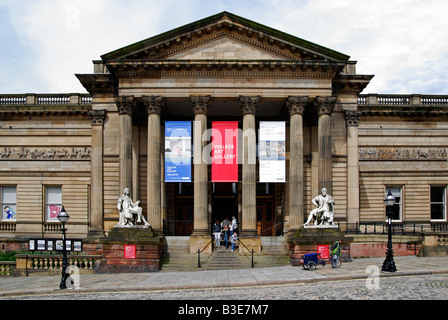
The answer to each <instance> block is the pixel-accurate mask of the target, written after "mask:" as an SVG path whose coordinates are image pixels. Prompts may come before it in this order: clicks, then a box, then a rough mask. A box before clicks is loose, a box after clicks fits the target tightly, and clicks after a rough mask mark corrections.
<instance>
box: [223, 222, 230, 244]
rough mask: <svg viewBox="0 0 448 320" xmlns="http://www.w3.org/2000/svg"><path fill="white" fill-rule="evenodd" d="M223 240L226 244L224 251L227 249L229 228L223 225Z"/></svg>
mask: <svg viewBox="0 0 448 320" xmlns="http://www.w3.org/2000/svg"><path fill="white" fill-rule="evenodd" d="M222 234H223V240H224V242H225V243H226V249H227V248H228V247H229V244H228V243H229V227H228V226H227V225H226V224H225V225H224V229H223V230H222Z"/></svg>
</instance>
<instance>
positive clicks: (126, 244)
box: [99, 226, 164, 273]
mask: <svg viewBox="0 0 448 320" xmlns="http://www.w3.org/2000/svg"><path fill="white" fill-rule="evenodd" d="M99 242H100V243H101V245H102V251H103V259H102V261H101V266H100V268H99V272H105V273H109V272H157V271H159V270H160V260H161V259H162V255H163V247H164V237H163V235H162V236H160V235H159V234H158V233H157V232H156V231H154V230H153V229H152V228H151V227H150V226H125V227H123V226H116V227H115V228H112V229H111V230H110V232H109V234H108V235H107V236H106V237H101V238H99Z"/></svg>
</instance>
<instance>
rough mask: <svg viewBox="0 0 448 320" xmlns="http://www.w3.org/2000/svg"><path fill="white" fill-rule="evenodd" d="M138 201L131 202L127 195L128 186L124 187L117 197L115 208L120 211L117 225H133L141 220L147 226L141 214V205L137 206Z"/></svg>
mask: <svg viewBox="0 0 448 320" xmlns="http://www.w3.org/2000/svg"><path fill="white" fill-rule="evenodd" d="M139 204H140V201H136V202H133V201H132V199H131V197H130V196H129V188H125V189H124V192H123V194H122V195H121V196H120V198H118V203H117V208H118V211H119V212H120V215H119V219H118V226H120V227H122V226H133V225H136V224H137V223H141V222H143V224H144V225H145V226H149V223H148V222H147V221H146V219H145V217H144V216H143V214H142V207H139V206H138V205H139Z"/></svg>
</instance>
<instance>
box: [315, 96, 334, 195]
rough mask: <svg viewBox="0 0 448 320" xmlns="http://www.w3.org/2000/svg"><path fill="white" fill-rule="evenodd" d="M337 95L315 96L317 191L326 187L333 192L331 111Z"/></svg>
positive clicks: (330, 192)
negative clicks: (316, 116)
mask: <svg viewBox="0 0 448 320" xmlns="http://www.w3.org/2000/svg"><path fill="white" fill-rule="evenodd" d="M336 100H337V97H316V100H315V101H314V104H315V106H316V109H317V114H318V117H319V119H318V155H319V165H318V166H319V173H318V175H319V193H320V190H322V188H326V189H327V191H328V194H330V195H332V194H333V179H332V162H331V113H332V111H333V108H334V105H335V104H336Z"/></svg>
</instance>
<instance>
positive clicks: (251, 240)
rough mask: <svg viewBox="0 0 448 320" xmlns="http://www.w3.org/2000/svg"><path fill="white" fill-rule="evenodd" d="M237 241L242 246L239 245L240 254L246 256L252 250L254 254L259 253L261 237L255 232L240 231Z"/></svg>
mask: <svg viewBox="0 0 448 320" xmlns="http://www.w3.org/2000/svg"><path fill="white" fill-rule="evenodd" d="M238 239H239V240H240V241H241V242H242V243H243V244H244V245H243V244H241V243H240V244H239V253H240V254H247V253H250V252H251V251H252V250H254V253H261V237H260V236H259V235H258V233H257V230H241V234H239V236H238ZM246 247H247V248H246Z"/></svg>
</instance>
